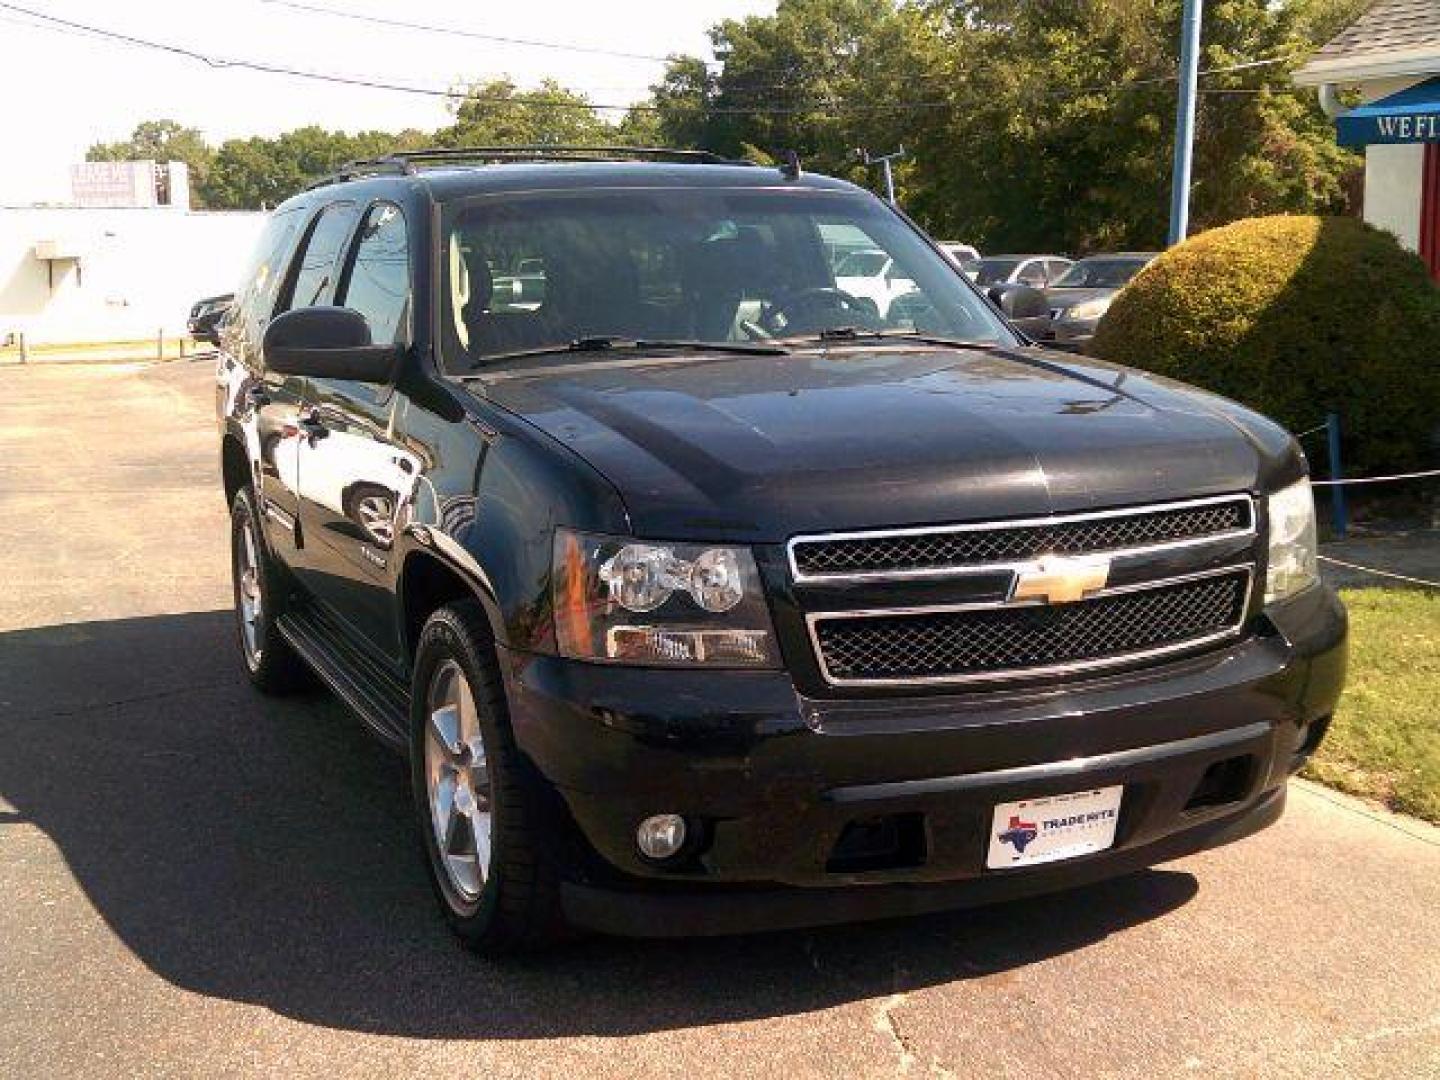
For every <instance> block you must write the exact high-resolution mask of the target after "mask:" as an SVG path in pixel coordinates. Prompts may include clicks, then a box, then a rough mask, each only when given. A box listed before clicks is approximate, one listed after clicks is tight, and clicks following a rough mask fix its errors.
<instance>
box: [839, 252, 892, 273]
mask: <svg viewBox="0 0 1440 1080" xmlns="http://www.w3.org/2000/svg"><path fill="white" fill-rule="evenodd" d="M883 269H885V253H884V252H883V251H857V252H855V254H853V255H849V256H847V257H846V258H845V261H844V262H842V263H841V264H840V265H839V266H837V267H836V268H835V276H836V277H874V276H875V275H876V274H878V273H880V271H881V270H883Z"/></svg>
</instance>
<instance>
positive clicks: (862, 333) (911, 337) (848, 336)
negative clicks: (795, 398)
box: [775, 326, 1008, 349]
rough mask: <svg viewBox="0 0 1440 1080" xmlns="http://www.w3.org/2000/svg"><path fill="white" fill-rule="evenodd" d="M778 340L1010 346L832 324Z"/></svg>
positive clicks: (985, 347) (994, 347)
mask: <svg viewBox="0 0 1440 1080" xmlns="http://www.w3.org/2000/svg"><path fill="white" fill-rule="evenodd" d="M775 340H777V341H784V342H798V341H824V342H831V341H894V340H899V341H918V342H920V343H921V344H922V345H945V346H949V347H950V348H954V349H1003V348H1008V346H1006V345H1004V344H1003V343H1002V342H999V341H983V340H982V341H973V340H970V339H967V338H956V337H946V336H945V335H944V334H927V333H925V332H924V331H923V330H870V329H868V328H866V327H863V326H832V327H830V328H829V329H828V330H821V331H819V332H818V333H814V334H797V335H795V336H794V337H783V338H776V339H775Z"/></svg>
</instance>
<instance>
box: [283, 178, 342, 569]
mask: <svg viewBox="0 0 1440 1080" xmlns="http://www.w3.org/2000/svg"><path fill="white" fill-rule="evenodd" d="M355 217H356V209H355V204H354V203H352V202H349V201H340V202H332V203H328V204H326V205H324V206H322V207H321V208H320V209H319V210H318V211H315V212H314V213H312V214H311V215H310V216H309V218H308V219H306V220H305V222H304V231H303V233H302V234H301V237H300V242H299V244H298V246H297V248H296V251H295V256H294V258H293V259H292V260H291V261H290V265H289V269H288V270H287V272H286V274H285V276H284V278H283V280H282V281H281V282H280V284H279V288H278V290H277V295H276V298H275V301H274V303H273V304H272V305H271V310H270V311H269V313H268V318H273V317H274V316H276V315H281V314H283V313H284V312H286V311H290V310H292V309H293V308H297V307H310V306H313V305H315V304H327V303H329V302H330V298H331V296H333V295H334V283H335V277H336V270H335V266H336V264H337V262H338V258H339V252H340V249H341V247H342V246H343V245H344V242H345V238H346V237H347V236H348V235H349V233H350V230H351V229H352V228H353V227H354V224H355ZM268 318H267V322H268ZM260 333H261V335H262V336H263V333H264V330H263V327H262V328H261V330H260ZM309 392H310V385H309V380H308V379H306V378H304V377H302V376H298V375H281V374H277V373H276V372H273V371H270V370H269V368H268V366H267V367H266V372H265V385H264V390H263V396H264V399H265V401H264V405H263V412H264V413H265V414H266V415H267V423H266V425H265V426H266V429H267V431H266V435H265V440H266V443H267V446H268V450H267V456H268V458H269V459H270V460H271V461H273V463H274V464H273V469H274V473H275V483H274V485H273V491H272V492H271V493H270V496H269V502H267V504H266V508H265V509H266V518H267V520H268V522H269V525H270V527H271V531H272V534H273V535H274V536H276V537H277V538H280V537H281V536H282V535H283V534H285V533H289V534H290V536H291V539H290V541H289V543H290V545H291V549H290V552H289V554H287V556H286V561H287V562H288V563H289V564H290V567H291V569H293V570H295V572H296V573H297V574H300V575H302V577H303V575H304V573H305V572H306V571H307V570H308V568H309V563H310V553H309V548H310V546H311V545H310V542H309V538H308V537H306V536H305V532H304V528H303V525H302V524H301V501H302V497H301V484H302V476H301V474H302V472H303V470H304V467H305V458H306V456H307V454H308V452H309V448H310V447H311V446H312V445H313V444H314V443H315V442H316V440H317V439H318V438H319V437H320V436H321V435H322V434H323V432H322V431H321V429H320V428H319V427H318V426H317V425H316V424H315V422H314V418H313V416H312V410H311V408H310V405H309V402H308V395H309Z"/></svg>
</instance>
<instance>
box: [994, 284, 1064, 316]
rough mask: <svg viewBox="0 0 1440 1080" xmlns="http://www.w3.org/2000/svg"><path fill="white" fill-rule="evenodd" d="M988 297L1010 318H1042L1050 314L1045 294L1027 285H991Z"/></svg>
mask: <svg viewBox="0 0 1440 1080" xmlns="http://www.w3.org/2000/svg"><path fill="white" fill-rule="evenodd" d="M990 299H991V300H993V301H994V302H995V306H996V307H998V308H999V309H1000V310H1001V311H1003V312H1004V313H1005V315H1006V317H1007V318H1009V319H1012V320H1015V319H1042V318H1049V316H1050V303H1049V301H1048V300H1046V299H1045V294H1044V293H1042V292H1041V291H1040V290H1039V289H1032V288H1031V287H1030V286H1029V285H995V286H992V287H991V289H990Z"/></svg>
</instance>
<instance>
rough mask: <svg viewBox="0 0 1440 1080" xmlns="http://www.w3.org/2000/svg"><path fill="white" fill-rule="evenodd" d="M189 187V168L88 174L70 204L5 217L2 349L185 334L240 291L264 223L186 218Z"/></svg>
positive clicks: (108, 168)
mask: <svg viewBox="0 0 1440 1080" xmlns="http://www.w3.org/2000/svg"><path fill="white" fill-rule="evenodd" d="M157 175H158V179H159V182H158V183H157V182H156V179H155V178H156V177H157ZM186 181H187V178H186V176H185V172H184V167H183V166H180V167H179V168H178V169H177V168H175V167H174V166H173V165H172V166H170V167H169V168H168V169H165V170H163V172H159V173H158V174H157V170H156V169H155V165H154V163H153V162H97V163H87V165H86V166H83V167H78V168H77V169H76V170H75V171H74V172H73V173H72V204H71V205H62V206H24V207H17V206H8V207H0V340H4V339H5V338H6V337H7V336H9V335H16V334H22V333H23V334H24V335H25V340H26V342H27V343H28V344H34V345H39V344H52V343H83V342H98V341H128V340H139V339H144V338H153V337H154V336H155V335H156V333H157V332H162V331H163V332H164V333H165V335H166V336H167V337H174V336H178V335H179V334H181V333H183V332H184V329H185V319H186V317H187V316H188V314H189V311H190V305H191V304H193V303H194V302H195V301H196V300H198V299H200V298H201V297H205V296H213V295H216V294H218V293H224V292H229V291H231V290H232V289H233V288H234V285H235V278H236V276H237V274H238V273H239V272H240V269H241V267H242V265H243V264H244V260H245V258H246V256H247V255H248V254H249V252H250V248H251V246H252V245H253V244H254V242H255V240H256V238H257V237H258V236H259V233H260V228H261V226H262V225H263V223H264V220H265V215H264V214H262V213H252V212H229V211H216V212H212V211H194V210H190V209H188V206H189V192H188V184H187V182H186ZM157 193H158V194H157Z"/></svg>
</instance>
